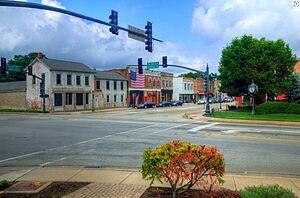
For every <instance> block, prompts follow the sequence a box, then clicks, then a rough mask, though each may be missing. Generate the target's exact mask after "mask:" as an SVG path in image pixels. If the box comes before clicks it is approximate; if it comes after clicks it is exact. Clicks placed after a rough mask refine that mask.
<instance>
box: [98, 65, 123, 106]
mask: <svg viewBox="0 0 300 198" xmlns="http://www.w3.org/2000/svg"><path fill="white" fill-rule="evenodd" d="M127 82H128V80H127V78H125V77H123V76H122V75H121V74H119V73H116V72H107V71H97V72H96V74H95V108H96V109H101V108H113V107H127V91H128V85H127V84H128V83H127Z"/></svg>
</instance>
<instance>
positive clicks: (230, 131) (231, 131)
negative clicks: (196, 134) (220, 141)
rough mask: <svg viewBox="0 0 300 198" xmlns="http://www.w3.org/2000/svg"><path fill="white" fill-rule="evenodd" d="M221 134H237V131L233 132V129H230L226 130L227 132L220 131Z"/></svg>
mask: <svg viewBox="0 0 300 198" xmlns="http://www.w3.org/2000/svg"><path fill="white" fill-rule="evenodd" d="M222 132H223V133H225V134H230V133H237V132H238V131H237V130H234V129H231V130H228V131H222Z"/></svg>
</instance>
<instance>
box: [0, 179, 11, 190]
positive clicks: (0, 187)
mask: <svg viewBox="0 0 300 198" xmlns="http://www.w3.org/2000/svg"><path fill="white" fill-rule="evenodd" d="M10 185H11V184H10V183H9V182H8V181H7V180H0V190H3V189H5V188H8V187H9V186H10Z"/></svg>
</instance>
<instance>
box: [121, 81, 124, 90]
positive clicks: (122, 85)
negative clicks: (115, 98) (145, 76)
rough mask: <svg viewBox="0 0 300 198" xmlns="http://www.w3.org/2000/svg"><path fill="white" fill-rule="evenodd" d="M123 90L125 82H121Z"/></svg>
mask: <svg viewBox="0 0 300 198" xmlns="http://www.w3.org/2000/svg"><path fill="white" fill-rule="evenodd" d="M121 90H124V82H121Z"/></svg>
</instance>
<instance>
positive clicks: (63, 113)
mask: <svg viewBox="0 0 300 198" xmlns="http://www.w3.org/2000/svg"><path fill="white" fill-rule="evenodd" d="M130 109H131V108H130V107H126V108H110V109H99V110H98V109H97V110H95V111H94V112H93V111H71V112H54V113H49V114H51V115H78V114H93V113H100V112H115V111H125V110H130Z"/></svg>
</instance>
